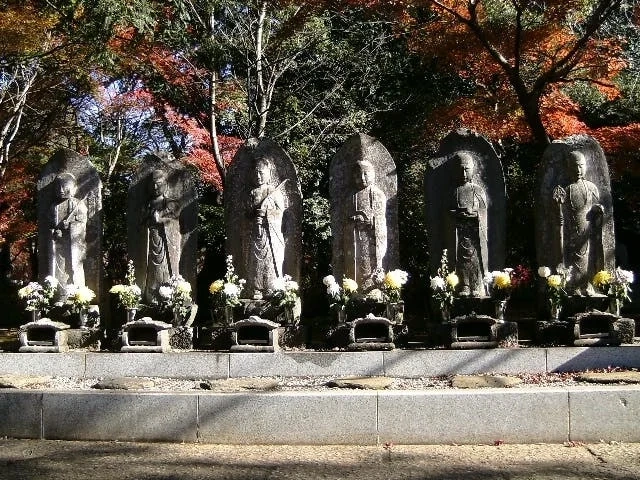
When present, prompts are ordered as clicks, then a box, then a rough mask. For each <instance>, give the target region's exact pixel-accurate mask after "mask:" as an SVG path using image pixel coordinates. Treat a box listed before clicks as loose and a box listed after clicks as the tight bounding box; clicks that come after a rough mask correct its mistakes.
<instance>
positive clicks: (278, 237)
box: [247, 158, 286, 299]
mask: <svg viewBox="0 0 640 480" xmlns="http://www.w3.org/2000/svg"><path fill="white" fill-rule="evenodd" d="M272 170H273V165H272V164H271V162H270V161H269V160H268V159H266V158H259V159H258V160H257V161H256V164H255V185H256V186H255V187H254V188H253V189H252V190H251V191H250V192H249V205H248V209H247V211H248V215H249V217H250V218H251V219H252V227H251V234H250V245H249V250H248V255H249V259H248V263H247V265H248V268H247V270H248V271H247V288H248V291H249V292H250V294H252V295H253V298H254V299H261V298H262V297H263V296H264V295H268V294H269V293H270V292H271V291H272V290H273V288H274V283H275V281H276V279H277V278H279V277H281V276H282V275H283V272H282V266H283V263H284V256H285V241H284V236H283V233H282V217H283V214H284V210H285V199H284V195H283V192H282V188H283V186H284V183H285V182H286V180H285V182H282V183H281V184H280V185H278V186H274V185H272V184H271V181H272Z"/></svg>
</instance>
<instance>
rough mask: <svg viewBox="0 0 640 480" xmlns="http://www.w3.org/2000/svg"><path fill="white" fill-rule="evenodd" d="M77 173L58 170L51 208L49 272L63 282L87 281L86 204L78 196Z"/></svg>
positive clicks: (78, 283) (80, 283)
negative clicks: (85, 264) (85, 265)
mask: <svg viewBox="0 0 640 480" xmlns="http://www.w3.org/2000/svg"><path fill="white" fill-rule="evenodd" d="M77 188H78V187H77V182H76V177H75V176H74V175H73V174H71V173H68V172H64V173H61V174H59V175H58V176H57V177H56V179H55V182H54V189H55V193H56V197H57V199H56V201H57V203H56V204H54V205H53V206H52V207H51V210H50V212H49V226H50V233H51V237H50V248H51V252H50V258H49V262H48V263H49V275H52V276H54V277H55V278H57V279H58V281H59V282H60V283H61V284H62V285H67V284H70V283H73V284H74V285H77V286H84V285H85V275H84V260H85V256H86V248H87V244H86V232H87V206H86V204H85V201H84V200H82V199H79V198H75V195H76V191H77Z"/></svg>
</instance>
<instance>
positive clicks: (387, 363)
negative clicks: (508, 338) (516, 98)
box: [0, 345, 640, 378]
mask: <svg viewBox="0 0 640 480" xmlns="http://www.w3.org/2000/svg"><path fill="white" fill-rule="evenodd" d="M614 366H615V367H626V368H640V345H639V346H635V345H634V346H632V345H630V346H623V347H591V348H589V347H558V348H513V349H500V348H498V349H493V350H394V351H390V352H381V351H379V352H281V353H221V352H185V353H165V354H161V353H102V352H99V353H87V352H69V353H0V374H7V373H14V374H30V375H52V376H56V375H57V376H64V377H78V378H95V377H113V376H145V377H169V378H237V377H257V376H284V377H297V376H345V375H387V376H391V377H405V378H416V377H425V376H439V375H451V374H455V373H462V374H472V373H524V372H528V373H543V372H567V371H578V370H586V369H595V368H606V367H614Z"/></svg>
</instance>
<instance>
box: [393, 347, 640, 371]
mask: <svg viewBox="0 0 640 480" xmlns="http://www.w3.org/2000/svg"><path fill="white" fill-rule="evenodd" d="M638 353H640V351H639V352H638ZM383 355H384V371H385V375H388V376H390V377H413V378H416V377H425V376H440V375H453V374H456V373H459V374H478V373H529V372H530V373H535V372H544V371H546V356H545V351H544V349H538V348H504V349H502V348H499V349H495V350H457V351H451V350H423V351H410V350H396V351H393V352H384V354H383Z"/></svg>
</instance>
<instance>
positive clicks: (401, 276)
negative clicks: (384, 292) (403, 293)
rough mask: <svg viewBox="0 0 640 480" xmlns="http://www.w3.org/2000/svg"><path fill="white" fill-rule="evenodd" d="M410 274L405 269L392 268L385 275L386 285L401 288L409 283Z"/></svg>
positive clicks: (396, 288)
mask: <svg viewBox="0 0 640 480" xmlns="http://www.w3.org/2000/svg"><path fill="white" fill-rule="evenodd" d="M408 278H409V275H408V274H407V272H405V271H403V270H392V271H390V272H387V274H386V275H385V276H384V285H385V286H386V287H388V288H391V289H394V290H400V288H402V286H403V285H404V284H405V283H407V280H408Z"/></svg>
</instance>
